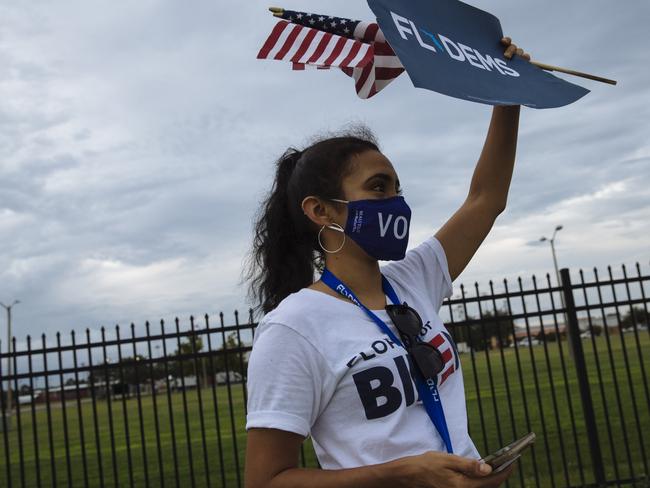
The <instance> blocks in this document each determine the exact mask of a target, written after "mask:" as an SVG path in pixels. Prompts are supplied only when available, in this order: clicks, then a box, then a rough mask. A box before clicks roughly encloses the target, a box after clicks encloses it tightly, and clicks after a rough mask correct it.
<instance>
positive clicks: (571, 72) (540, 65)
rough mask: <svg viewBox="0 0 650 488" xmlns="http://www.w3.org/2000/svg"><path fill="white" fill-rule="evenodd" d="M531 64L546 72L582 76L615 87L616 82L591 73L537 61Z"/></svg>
mask: <svg viewBox="0 0 650 488" xmlns="http://www.w3.org/2000/svg"><path fill="white" fill-rule="evenodd" d="M530 64H534V65H535V66H537V67H538V68H542V69H544V70H546V71H558V72H559V73H566V74H567V75H573V76H580V77H582V78H588V79H590V80H594V81H600V82H601V83H609V84H610V85H615V84H616V80H610V79H608V78H603V77H601V76H596V75H590V74H589V73H582V72H580V71H574V70H572V69H566V68H560V67H559V66H552V65H550V64H544V63H539V62H537V61H530Z"/></svg>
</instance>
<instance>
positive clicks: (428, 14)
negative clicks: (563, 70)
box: [368, 0, 589, 108]
mask: <svg viewBox="0 0 650 488" xmlns="http://www.w3.org/2000/svg"><path fill="white" fill-rule="evenodd" d="M368 4H369V5H370V8H371V9H372V11H373V12H374V13H375V15H376V16H377V23H378V24H379V26H380V27H381V30H382V32H383V33H384V35H385V36H386V39H387V40H388V43H389V44H390V45H391V47H392V48H393V50H394V51H395V54H397V57H398V58H399V59H400V61H401V62H402V64H403V65H404V67H405V68H406V72H407V73H408V74H409V76H410V77H411V80H412V81H413V84H414V85H415V86H417V87H421V88H427V89H429V90H433V91H437V92H439V93H443V94H445V95H449V96H452V97H456V98H462V99H464V100H470V101H474V102H480V103H487V104H490V105H526V106H527V107H533V108H551V107H561V106H563V105H567V104H569V103H572V102H575V101H576V100H578V99H579V98H582V97H583V96H584V95H586V94H587V93H589V90H587V89H586V88H583V87H581V86H578V85H574V84H573V83H569V82H568V81H565V80H562V79H560V78H557V77H556V76H553V75H552V74H550V73H547V72H545V71H543V70H541V69H540V68H538V67H537V66H534V65H532V64H530V63H529V62H528V61H526V60H525V59H522V58H520V57H518V56H514V57H513V59H512V60H508V59H506V58H504V57H503V51H504V47H503V45H502V44H501V43H500V40H501V38H502V37H503V31H502V30H501V23H500V22H499V19H497V18H496V17H495V16H494V15H492V14H490V13H488V12H484V11H483V10H479V9H477V8H475V7H472V6H471V5H467V4H466V3H463V2H460V1H458V0H368Z"/></svg>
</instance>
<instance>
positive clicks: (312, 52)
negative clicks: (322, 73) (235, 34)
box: [257, 20, 373, 69]
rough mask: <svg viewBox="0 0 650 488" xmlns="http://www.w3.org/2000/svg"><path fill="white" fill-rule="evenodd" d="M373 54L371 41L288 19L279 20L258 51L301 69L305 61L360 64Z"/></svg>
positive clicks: (328, 64)
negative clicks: (367, 41)
mask: <svg viewBox="0 0 650 488" xmlns="http://www.w3.org/2000/svg"><path fill="white" fill-rule="evenodd" d="M372 57H373V49H372V46H371V45H370V44H366V43H363V42H361V41H358V40H356V39H347V38H345V37H341V36H336V35H333V34H330V33H328V32H323V31H319V30H316V29H312V28H309V27H304V26H301V25H297V24H292V23H290V22H286V21H284V20H282V21H280V22H278V23H277V24H276V26H275V27H274V28H273V31H272V32H271V35H270V36H269V38H268V39H267V40H266V42H265V43H264V45H263V46H262V49H260V51H259V53H258V54H257V58H258V59H275V60H284V61H291V62H292V63H294V67H296V68H297V69H304V67H301V66H300V65H305V64H307V65H314V66H323V67H336V68H356V67H362V66H364V65H366V64H368V63H369V62H370V61H371V60H372ZM296 65H297V66H296Z"/></svg>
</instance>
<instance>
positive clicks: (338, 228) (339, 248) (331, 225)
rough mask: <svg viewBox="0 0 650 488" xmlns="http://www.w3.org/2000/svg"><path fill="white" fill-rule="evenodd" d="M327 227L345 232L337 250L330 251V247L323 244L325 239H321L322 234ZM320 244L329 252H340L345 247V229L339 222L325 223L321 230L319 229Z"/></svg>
mask: <svg viewBox="0 0 650 488" xmlns="http://www.w3.org/2000/svg"><path fill="white" fill-rule="evenodd" d="M326 227H329V228H330V229H331V228H332V227H334V229H332V230H336V231H337V232H341V233H342V234H343V242H342V243H341V245H340V246H339V247H338V249H336V250H335V251H330V250H329V249H326V248H325V246H323V241H322V240H321V234H322V233H323V230H325V228H326ZM318 245H319V246H320V248H321V249H322V250H323V251H325V252H326V253H328V254H336V253H337V252H339V251H340V250H341V249H343V246H344V245H345V231H344V230H343V227H341V226H340V225H339V224H337V223H333V224H330V225H324V226H323V227H321V228H320V230H319V231H318Z"/></svg>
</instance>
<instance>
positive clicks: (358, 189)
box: [341, 151, 401, 201]
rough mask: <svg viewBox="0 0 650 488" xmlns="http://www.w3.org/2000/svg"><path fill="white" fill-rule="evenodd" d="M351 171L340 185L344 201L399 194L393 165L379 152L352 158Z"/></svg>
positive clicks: (370, 152)
mask: <svg viewBox="0 0 650 488" xmlns="http://www.w3.org/2000/svg"><path fill="white" fill-rule="evenodd" d="M351 170H352V171H351V172H350V174H348V175H347V176H346V177H345V178H343V181H342V184H341V187H342V190H343V198H344V199H345V200H349V201H353V200H367V199H380V198H390V197H394V196H397V195H399V194H400V193H401V189H400V183H399V178H398V177H397V173H396V172H395V169H394V168H393V165H392V164H391V162H390V161H389V160H388V158H387V157H386V156H384V155H383V154H382V153H380V152H379V151H365V152H362V153H361V154H358V155H356V156H353V157H352V161H351Z"/></svg>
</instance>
